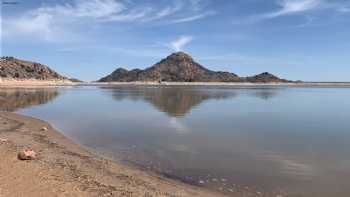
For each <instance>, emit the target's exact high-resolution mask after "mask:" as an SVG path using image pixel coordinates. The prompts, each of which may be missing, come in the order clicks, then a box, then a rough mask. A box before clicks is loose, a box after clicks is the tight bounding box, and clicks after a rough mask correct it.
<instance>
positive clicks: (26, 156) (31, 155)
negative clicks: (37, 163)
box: [17, 149, 36, 160]
mask: <svg viewBox="0 0 350 197" xmlns="http://www.w3.org/2000/svg"><path fill="white" fill-rule="evenodd" d="M35 155H36V153H35V152H34V151H33V150H31V149H26V150H23V151H22V152H20V153H18V155H17V156H18V159H19V160H33V159H35Z"/></svg>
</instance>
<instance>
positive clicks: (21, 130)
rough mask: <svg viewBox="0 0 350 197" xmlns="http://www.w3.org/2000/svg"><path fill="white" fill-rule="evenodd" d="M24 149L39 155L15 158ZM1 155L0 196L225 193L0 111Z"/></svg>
mask: <svg viewBox="0 0 350 197" xmlns="http://www.w3.org/2000/svg"><path fill="white" fill-rule="evenodd" d="M44 127H45V128H47V129H43V128H44ZM25 148H32V149H33V150H34V151H36V153H37V158H36V159H35V160H29V161H20V160H18V159H17V153H18V152H19V151H21V150H23V149H25ZM0 158H1V160H0V196H1V197H2V196H26V197H37V196H145V197H150V196H171V197H176V196H184V197H185V196H202V197H209V196H224V195H223V194H219V193H216V192H214V191H209V190H207V189H205V188H202V187H196V186H191V185H188V184H184V183H181V182H178V181H175V180H171V179H167V178H164V177H162V176H160V175H156V174H153V173H152V172H145V171H141V170H139V169H136V168H133V167H130V166H126V165H124V164H120V163H118V162H114V161H111V160H108V159H104V158H101V157H99V156H97V155H95V154H93V153H91V152H89V151H87V150H85V149H83V148H82V147H80V146H78V145H76V144H75V143H73V142H72V141H70V140H69V139H67V138H65V137H64V136H63V135H61V134H60V133H59V132H57V131H55V130H54V129H53V128H52V127H51V126H50V125H49V124H48V123H46V122H43V121H41V120H38V119H35V118H31V117H27V116H22V115H18V114H14V113H8V112H0ZM249 196H250V195H249Z"/></svg>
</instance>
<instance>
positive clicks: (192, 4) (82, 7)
mask: <svg viewBox="0 0 350 197" xmlns="http://www.w3.org/2000/svg"><path fill="white" fill-rule="evenodd" d="M203 2H204V0H178V1H174V2H169V3H167V4H142V3H136V2H134V0H73V1H69V3H64V4H63V3H60V4H52V5H48V4H46V5H44V6H41V7H38V8H35V9H31V10H27V11H24V12H22V13H19V14H18V15H13V16H11V17H9V18H7V17H6V16H4V17H5V20H4V21H6V23H4V27H3V29H4V30H5V31H6V32H5V33H6V36H12V37H18V35H22V37H29V36H31V37H32V36H35V37H36V38H37V39H40V40H44V41H53V40H58V39H62V36H60V35H61V34H68V35H70V34H73V32H76V31H77V30H80V31H81V30H82V29H84V28H89V27H92V25H91V24H96V23H100V24H101V23H128V24H139V23H148V22H153V21H157V20H158V21H164V23H162V24H169V22H170V23H172V21H174V22H175V23H184V22H190V21H195V20H199V19H203V18H206V17H209V16H211V15H213V14H214V11H205V10H204V7H205V5H206V4H204V3H203ZM180 16H181V17H182V18H181V17H180ZM166 21H167V22H166ZM87 24H88V25H87ZM81 33H82V31H81Z"/></svg>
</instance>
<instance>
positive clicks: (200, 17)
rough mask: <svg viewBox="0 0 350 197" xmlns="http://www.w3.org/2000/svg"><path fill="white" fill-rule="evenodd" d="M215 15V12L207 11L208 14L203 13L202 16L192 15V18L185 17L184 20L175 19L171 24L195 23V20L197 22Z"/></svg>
mask: <svg viewBox="0 0 350 197" xmlns="http://www.w3.org/2000/svg"><path fill="white" fill-rule="evenodd" d="M215 14H216V12H214V11H209V12H205V13H202V14H197V15H194V16H189V17H185V18H180V19H176V20H174V21H173V23H186V22H192V21H196V20H199V19H202V18H206V17H208V16H212V15H215Z"/></svg>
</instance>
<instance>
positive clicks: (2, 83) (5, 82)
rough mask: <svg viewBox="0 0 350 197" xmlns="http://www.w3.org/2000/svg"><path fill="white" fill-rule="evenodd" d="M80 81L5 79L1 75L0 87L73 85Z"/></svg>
mask: <svg viewBox="0 0 350 197" xmlns="http://www.w3.org/2000/svg"><path fill="white" fill-rule="evenodd" d="M78 84H80V83H77V82H72V81H70V80H36V79H25V80H18V79H7V78H6V79H4V78H1V77H0V87H1V86H10V87H31V86H71V85H78Z"/></svg>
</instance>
